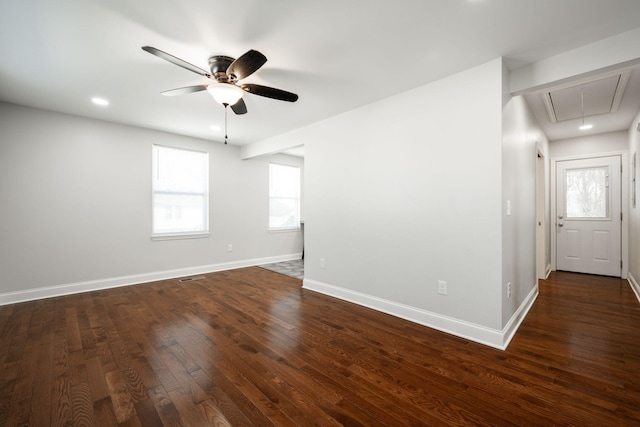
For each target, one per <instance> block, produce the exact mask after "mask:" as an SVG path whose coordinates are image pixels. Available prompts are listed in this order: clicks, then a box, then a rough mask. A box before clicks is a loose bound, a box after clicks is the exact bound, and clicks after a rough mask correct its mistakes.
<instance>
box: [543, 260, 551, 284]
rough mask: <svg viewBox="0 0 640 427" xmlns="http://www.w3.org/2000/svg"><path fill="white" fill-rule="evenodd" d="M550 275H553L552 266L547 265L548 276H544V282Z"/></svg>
mask: <svg viewBox="0 0 640 427" xmlns="http://www.w3.org/2000/svg"><path fill="white" fill-rule="evenodd" d="M550 274H551V264H547V269H546V275H545V276H544V280H547V279H548V278H549V275H550Z"/></svg>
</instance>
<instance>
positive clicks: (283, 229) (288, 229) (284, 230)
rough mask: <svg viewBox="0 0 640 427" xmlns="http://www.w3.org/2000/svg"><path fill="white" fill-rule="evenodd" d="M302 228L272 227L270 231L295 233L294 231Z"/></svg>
mask: <svg viewBox="0 0 640 427" xmlns="http://www.w3.org/2000/svg"><path fill="white" fill-rule="evenodd" d="M300 230H301V228H300V227H291V228H270V229H269V233H293V232H299V231H300Z"/></svg>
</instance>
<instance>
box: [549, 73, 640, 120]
mask: <svg viewBox="0 0 640 427" xmlns="http://www.w3.org/2000/svg"><path fill="white" fill-rule="evenodd" d="M629 76H630V73H629V72H624V73H617V74H615V75H609V76H607V77H601V78H598V79H595V80H590V81H585V82H582V83H578V84H575V83H574V84H572V85H571V86H566V85H565V86H561V87H556V88H552V89H550V90H547V91H545V92H543V93H542V98H543V100H544V104H545V107H546V109H547V113H548V115H549V119H550V120H551V122H552V123H557V122H563V121H567V120H574V119H580V118H582V116H583V107H582V104H583V102H582V97H583V96H584V117H589V116H595V115H599V114H608V113H613V112H616V111H617V110H618V107H619V105H620V101H622V95H623V93H624V89H625V87H626V85H627V81H628V80H629Z"/></svg>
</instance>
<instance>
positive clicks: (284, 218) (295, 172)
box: [269, 163, 300, 230]
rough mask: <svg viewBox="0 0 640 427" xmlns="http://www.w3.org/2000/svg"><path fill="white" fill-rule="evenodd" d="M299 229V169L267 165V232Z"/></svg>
mask: <svg viewBox="0 0 640 427" xmlns="http://www.w3.org/2000/svg"><path fill="white" fill-rule="evenodd" d="M299 227H300V168H298V167H295V166H284V165H277V164H273V163H271V164H269V230H286V229H292V228H299Z"/></svg>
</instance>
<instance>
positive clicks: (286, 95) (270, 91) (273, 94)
mask: <svg viewBox="0 0 640 427" xmlns="http://www.w3.org/2000/svg"><path fill="white" fill-rule="evenodd" d="M240 87H241V88H242V89H243V90H245V91H247V92H249V93H252V94H254V95H260V96H266V97H267V98H273V99H277V100H279V101H289V102H296V101H297V100H298V95H296V94H295V93H291V92H287V91H286V90H282V89H276V88H273V87H268V86H262V85H256V84H252V83H247V84H243V85H240Z"/></svg>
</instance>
